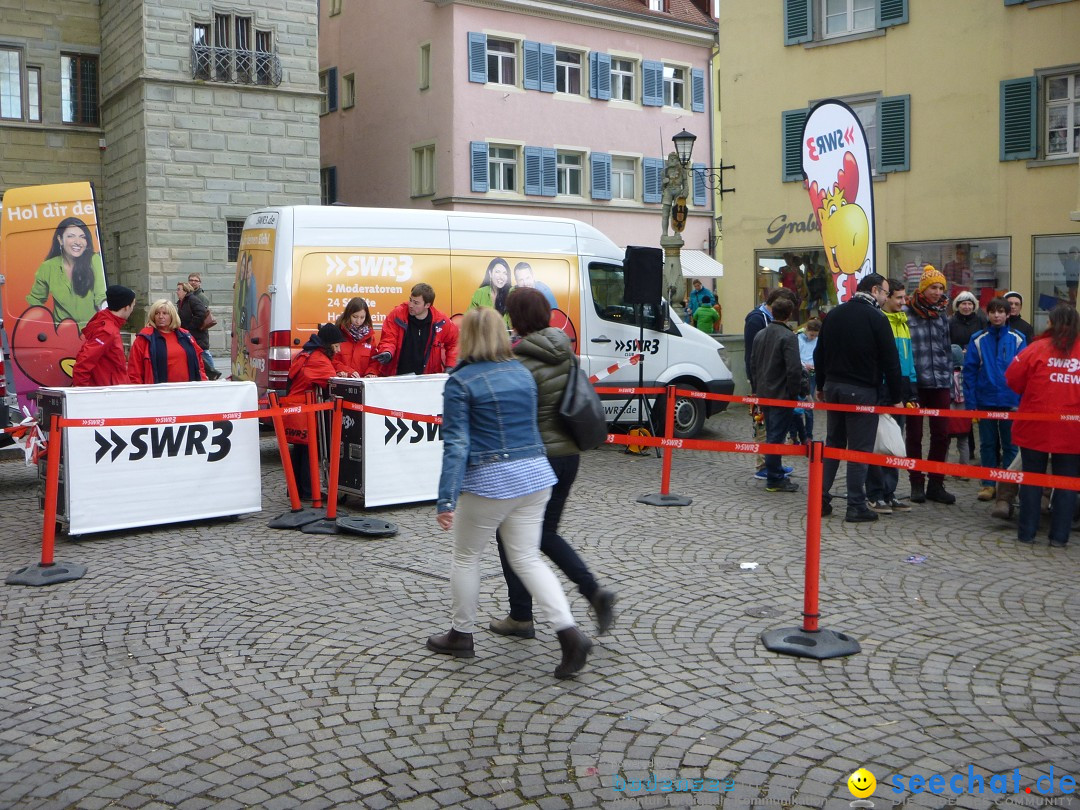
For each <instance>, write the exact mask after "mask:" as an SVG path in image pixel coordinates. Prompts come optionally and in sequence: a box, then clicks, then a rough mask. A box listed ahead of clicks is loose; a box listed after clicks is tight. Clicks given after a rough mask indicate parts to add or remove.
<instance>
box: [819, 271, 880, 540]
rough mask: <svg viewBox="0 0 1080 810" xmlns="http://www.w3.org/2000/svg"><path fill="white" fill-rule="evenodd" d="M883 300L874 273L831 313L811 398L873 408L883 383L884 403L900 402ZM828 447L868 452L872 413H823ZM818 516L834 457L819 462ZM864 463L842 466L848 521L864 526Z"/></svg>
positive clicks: (868, 515)
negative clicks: (822, 472) (822, 469)
mask: <svg viewBox="0 0 1080 810" xmlns="http://www.w3.org/2000/svg"><path fill="white" fill-rule="evenodd" d="M888 297H889V282H888V281H886V280H885V278H884V277H883V276H881V275H879V274H877V273H870V274H869V275H867V276H864V277H863V278H862V280H860V281H859V284H858V286H857V287H856V290H855V294H854V295H853V296H852V297H851V299H850V300H849V301H846V302H844V303H843V304H841V305H840V306H838V307H837V308H836V309H834V310H832V311H831V312H830V313H829V315H828V317H826V318H825V320H824V322H823V323H822V324H821V334H820V335H819V336H818V345H817V348H816V349H815V350H814V371H815V374H816V378H817V379H816V382H817V398H818V399H819V400H821V401H822V402H830V403H838V404H844V405H877V404H878V387H879V386H880V385H881V381H882V379H884V380H885V385H886V388H887V389H888V392H889V395H888V400H889V402H890V403H894V404H899V403H900V401H901V387H900V358H899V355H898V353H897V350H896V341H895V340H894V339H893V334H892V330H891V329H889V322H888V321H887V320H886V319H885V317H884V316H883V315H882V314H881V311H880V308H881V305H882V304H883V303H884V302H885V299H887V298H888ZM828 414H829V415H828V435H827V437H826V440H825V443H826V444H827V445H828V446H829V447H837V448H840V449H844V448H847V449H848V450H856V451H859V452H862V453H873V452H874V440H875V438H876V437H877V421H878V417H877V414H875V413H858V412H854V411H852V412H848V411H829V412H828ZM824 466H825V478H824V481H823V482H822V491H823V493H824V494H823V496H822V504H821V514H822V515H828V514H831V513H832V505H831V503H830V501H831V499H832V496H831V495H830V494H829V491H830V490H831V489H832V485H833V481H835V480H836V473H837V471H838V469H839V467H840V461H839V459H835V458H827V459H825V465H824ZM866 469H867V465H866V464H860V463H858V462H854V461H848V462H847V502H848V505H847V515H846V516H845V520H846V521H847V522H848V523H868V522H871V521H875V520H877V519H878V516H877V512H875V511H873V510H872V509H870V508H868V507H867V505H866V488H865V485H866Z"/></svg>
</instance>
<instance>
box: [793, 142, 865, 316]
mask: <svg viewBox="0 0 1080 810" xmlns="http://www.w3.org/2000/svg"><path fill="white" fill-rule="evenodd" d="M807 191H808V192H809V194H810V203H811V205H812V206H813V209H814V216H815V217H816V218H817V223H818V227H819V228H821V241H822V243H823V244H824V245H825V256H826V259H827V260H828V262H829V270H831V271H832V276H833V283H834V284H836V287H837V292H839V293H840V298H841V300H844V301H846V300H848V299H849V298H851V296H852V295H854V293H855V287H856V285H857V284H858V277H859V275H865V273H860V272H859V271H860V270H862V269H863V267H864V265H865V264H866V251H867V248H868V247H869V245H870V222H869V220H867V218H866V212H865V211H863V209H862V208H861V207H860V206H858V205H856V204H855V199H856V197H858V195H859V164H858V163H856V161H855V156H854V155H852V154H851V152H846V153H845V154H844V167H843V168H842V169H840V171H838V172H837V173H836V183H835V184H834V185H833V187H832V189H831V190H826V189H824V188H818V184H817V180H815V181H814V182H813V183H811V184H810V185H809V187H808V189H807ZM856 274H858V275H856ZM841 277H844V278H843V281H842V282H841V281H840V278H841ZM841 283H842V284H843V290H841Z"/></svg>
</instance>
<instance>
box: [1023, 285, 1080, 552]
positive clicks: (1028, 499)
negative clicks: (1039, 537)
mask: <svg viewBox="0 0 1080 810" xmlns="http://www.w3.org/2000/svg"><path fill="white" fill-rule="evenodd" d="M1078 379H1080V315H1077V312H1076V307H1073V306H1070V305H1069V304H1066V303H1060V304H1058V305H1057V306H1056V307H1054V308H1053V309H1052V310H1050V327H1049V328H1048V329H1047V330H1046V331H1045V332H1043V334H1042V335H1040V336H1039V337H1038V338H1037V339H1036V340H1035V341H1034V342H1033V343H1032V344H1031V345H1030V346H1028V347H1027V348H1026V349H1024V350H1023V351H1022V352H1020V354H1018V355H1017V356H1016V358H1015V359H1014V360H1013V361H1012V363H1010V364H1009V367H1008V368H1006V369H1005V382H1006V383H1008V385H1009V388H1011V389H1012V390H1013V391H1015V392H1016V393H1018V394H1019V395H1020V407H1019V408H1017V409H1016V410H1017V412H1018V413H1040V412H1041V413H1059V414H1080V383H1078V382H1077V380H1078ZM1012 440H1013V442H1014V443H1015V444H1016V445H1017V446H1018V447H1019V448H1020V459H1021V465H1022V469H1023V471H1024V472H1033V473H1044V472H1046V463H1047V461H1049V462H1050V471H1051V472H1052V473H1053V474H1054V475H1071V476H1073V477H1076V476H1080V422H1062V423H1060V424H1058V423H1050V424H1048V423H1046V422H1035V421H1032V420H1019V419H1018V420H1017V421H1016V424H1015V425H1013V429H1012ZM1041 492H1042V487H1040V486H1030V485H1028V484H1024V485H1023V486H1021V487H1020V518H1019V520H1018V521H1017V528H1016V539H1017V540H1019V541H1020V542H1021V543H1034V542H1035V533H1036V532H1037V531H1038V529H1039V517H1040V513H1041V508H1040V507H1041V502H1042V497H1041ZM1075 511H1076V490H1075V489H1055V490H1054V495H1053V497H1052V498H1051V499H1050V545H1051V546H1053V547H1056V548H1065V546H1066V545H1067V544H1068V542H1069V533H1070V531H1071V528H1072V520H1073V514H1074V513H1075Z"/></svg>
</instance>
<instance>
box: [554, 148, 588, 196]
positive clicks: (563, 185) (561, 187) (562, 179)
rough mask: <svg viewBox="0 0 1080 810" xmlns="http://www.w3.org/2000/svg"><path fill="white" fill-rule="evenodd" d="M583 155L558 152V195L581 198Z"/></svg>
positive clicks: (556, 161) (556, 157)
mask: <svg viewBox="0 0 1080 810" xmlns="http://www.w3.org/2000/svg"><path fill="white" fill-rule="evenodd" d="M581 166H582V159H581V155H580V154H578V153H576V152H558V153H557V154H556V156H555V171H556V177H557V178H558V181H557V193H558V194H571V195H575V196H581Z"/></svg>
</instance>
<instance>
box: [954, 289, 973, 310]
mask: <svg viewBox="0 0 1080 810" xmlns="http://www.w3.org/2000/svg"><path fill="white" fill-rule="evenodd" d="M961 301H970V302H971V303H973V304H974V305H975V309H978V308H979V299H978V298H976V297H975V293H973V292H971V291H970V290H964V291H963V292H959V293H957V294H956V298H954V299H953V307H954V308H955V307H958V306H960V302H961Z"/></svg>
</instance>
